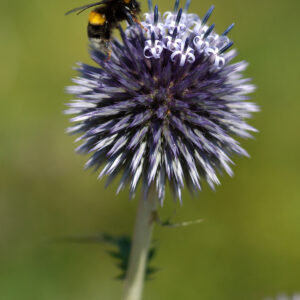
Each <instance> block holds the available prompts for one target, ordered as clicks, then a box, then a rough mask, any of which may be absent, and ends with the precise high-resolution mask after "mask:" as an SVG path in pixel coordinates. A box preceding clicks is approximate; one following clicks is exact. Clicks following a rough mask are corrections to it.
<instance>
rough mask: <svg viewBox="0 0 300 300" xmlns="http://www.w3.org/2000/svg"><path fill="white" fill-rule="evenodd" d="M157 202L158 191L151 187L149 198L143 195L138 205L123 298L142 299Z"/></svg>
mask: <svg viewBox="0 0 300 300" xmlns="http://www.w3.org/2000/svg"><path fill="white" fill-rule="evenodd" d="M156 204H157V197H156V191H155V188H154V187H151V189H150V192H149V196H148V199H146V200H145V199H144V198H143V197H141V199H140V203H139V206H138V210H137V215H136V223H135V228H134V235H133V241H132V245H131V252H130V258H129V265H128V269H127V273H126V278H125V284H124V290H123V298H122V300H141V299H142V298H141V297H142V292H143V286H144V280H145V272H146V266H147V260H148V252H149V246H150V242H151V236H152V230H153V225H154V218H153V213H154V212H155V211H156Z"/></svg>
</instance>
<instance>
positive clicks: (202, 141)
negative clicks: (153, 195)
mask: <svg viewBox="0 0 300 300" xmlns="http://www.w3.org/2000/svg"><path fill="white" fill-rule="evenodd" d="M189 4H190V1H187V2H186V4H185V6H184V8H183V9H182V8H179V1H177V0H176V2H175V7H174V9H173V11H169V12H166V13H164V14H161V13H159V11H158V8H157V6H155V8H154V9H153V7H152V2H151V1H150V0H149V12H148V13H146V14H145V18H144V21H143V22H142V27H140V26H138V25H134V26H129V27H127V29H126V30H125V32H124V31H123V30H122V28H121V27H120V28H119V30H120V34H121V39H122V41H121V42H119V41H118V40H117V39H114V40H113V41H112V56H111V59H110V60H107V59H106V56H105V55H104V54H103V53H101V52H100V51H98V50H96V49H92V50H91V56H92V58H93V60H94V61H95V62H96V64H97V65H98V67H93V66H89V65H85V64H79V68H78V70H79V72H80V76H79V77H78V78H75V79H74V80H73V81H74V83H75V84H76V85H75V86H71V87H69V88H68V92H69V93H71V94H74V95H76V96H77V99H76V100H73V101H71V103H69V104H68V106H69V109H68V110H67V111H66V113H68V114H75V115H76V116H75V117H74V118H72V119H71V121H72V122H75V125H73V126H72V127H70V128H69V129H68V132H69V133H72V134H78V133H80V134H81V136H80V137H79V138H78V139H77V140H78V141H83V144H82V145H81V146H79V147H78V148H77V151H78V152H79V153H89V154H91V158H90V159H89V161H88V162H87V163H86V167H87V168H90V167H93V168H95V169H96V170H98V169H99V168H100V167H102V170H101V171H100V175H99V178H102V177H103V176H104V175H106V176H107V177H108V178H107V183H110V182H111V181H112V180H113V179H114V178H115V177H117V176H118V175H119V174H121V180H120V184H119V188H118V192H119V191H120V190H122V189H123V188H124V187H125V186H127V185H129V186H130V191H131V194H132V195H133V194H134V193H135V191H136V188H137V186H138V183H139V181H141V182H142V189H143V191H144V193H145V195H146V194H147V192H148V190H149V187H150V186H151V185H152V184H155V186H156V191H157V195H158V198H159V200H160V202H161V203H163V200H164V197H165V187H166V184H167V182H168V183H169V185H170V187H171V190H172V191H173V193H174V195H175V197H177V198H179V199H180V200H181V190H182V188H183V187H184V185H185V184H186V185H187V186H188V188H189V190H190V191H197V190H200V189H201V185H202V182H203V181H206V182H207V183H208V184H209V185H210V186H211V187H212V188H214V186H215V185H218V184H219V179H218V177H217V173H221V172H222V170H225V171H226V172H227V173H228V174H229V175H232V174H233V172H232V170H231V168H230V164H232V160H231V156H232V155H233V154H238V155H242V156H248V154H247V152H246V151H245V150H244V149H243V148H242V147H241V146H240V145H239V142H237V141H236V140H235V139H234V136H237V137H242V138H248V137H250V136H251V135H250V133H249V132H251V131H256V130H255V129H254V128H253V127H251V126H250V125H248V124H247V123H246V122H245V119H246V118H249V117H251V114H252V112H255V111H258V107H257V106H256V105H255V104H254V103H251V102H249V101H248V100H249V98H248V96H247V94H248V93H251V92H253V91H254V89H255V87H254V86H253V85H252V84H250V83H249V81H250V79H247V78H243V75H242V74H241V73H242V71H244V70H245V68H246V67H247V63H246V62H244V61H243V62H239V63H234V64H232V63H231V61H232V59H233V58H234V57H235V56H236V51H235V50H231V51H229V49H230V48H231V47H232V45H233V43H232V42H231V41H230V40H229V38H228V37H227V34H228V33H229V31H230V30H231V29H232V27H233V25H230V26H229V27H228V29H226V30H225V31H224V32H223V34H221V35H218V34H217V33H215V31H214V25H208V20H209V17H210V15H211V13H212V11H213V7H211V8H210V9H209V10H208V12H207V13H206V14H205V15H204V17H203V18H199V17H198V16H197V15H196V14H190V13H188V12H187V9H188V7H189Z"/></svg>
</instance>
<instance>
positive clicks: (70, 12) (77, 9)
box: [65, 0, 112, 15]
mask: <svg viewBox="0 0 300 300" xmlns="http://www.w3.org/2000/svg"><path fill="white" fill-rule="evenodd" d="M111 1H112V0H102V1H99V2H95V3H91V4H87V5H83V6H80V7H76V8H73V9H72V10H69V11H67V12H66V13H65V15H69V14H72V13H73V12H76V11H78V13H77V14H78V15H79V14H81V13H82V12H83V11H85V10H86V9H88V8H90V7H93V6H97V5H100V4H105V3H108V2H111Z"/></svg>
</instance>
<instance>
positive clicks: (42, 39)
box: [0, 0, 300, 300]
mask: <svg viewBox="0 0 300 300" xmlns="http://www.w3.org/2000/svg"><path fill="white" fill-rule="evenodd" d="M82 4H85V1H83V0H82V1H79V0H64V1H59V0H51V1H40V0H26V1H25V0H24V1H5V2H2V3H1V9H0V33H1V34H0V38H1V47H0V54H1V55H0V61H1V63H0V70H1V78H0V89H1V100H0V112H1V116H0V137H1V145H0V299H1V300H96V299H97V300H99V299H101V300H114V299H120V294H121V290H122V285H121V283H120V282H118V281H116V280H114V279H113V277H114V276H116V275H117V274H118V270H117V268H116V267H115V266H114V264H113V262H112V261H111V259H110V258H109V257H108V256H107V254H106V252H105V251H106V250H107V249H108V248H107V247H105V246H102V245H76V244H75V245H74V244H56V243H49V242H48V241H49V239H51V238H55V237H58V236H64V235H69V234H92V233H101V232H109V233H114V234H124V233H126V234H127V233H131V230H132V227H133V221H134V217H135V209H136V204H137V200H134V201H133V202H129V201H128V197H127V192H124V193H122V194H121V195H120V196H118V197H115V194H114V191H115V186H111V187H110V188H108V189H106V190H105V189H104V184H103V182H98V181H97V180H96V176H95V174H92V173H90V172H84V171H83V163H84V161H85V160H86V159H87V157H80V156H78V155H76V154H75V153H74V148H75V146H76V145H75V144H74V143H73V138H72V137H69V136H67V135H65V134H64V129H65V127H67V126H68V121H67V117H66V116H64V115H63V114H62V113H61V111H62V110H63V109H64V105H63V104H64V103H65V102H67V101H68V99H70V96H68V95H65V94H64V86H66V85H68V84H69V82H70V78H71V76H74V75H75V72H74V71H73V70H72V69H71V67H72V66H73V65H74V64H75V62H76V61H84V62H87V63H89V62H90V59H89V57H88V54H87V38H86V22H87V14H82V15H80V16H78V17H77V16H75V15H72V16H69V17H65V16H64V15H63V13H64V12H65V11H66V10H68V9H71V8H73V7H76V6H79V5H82ZM158 4H159V6H160V8H161V9H162V10H164V11H165V10H167V9H169V8H170V7H173V2H167V1H161V2H160V3H158ZM211 4H215V6H216V9H215V12H214V14H213V16H212V18H211V21H210V22H211V23H212V22H214V23H216V30H217V31H218V32H221V31H222V30H224V28H225V27H226V26H227V25H229V24H230V23H231V22H232V21H234V22H236V28H234V30H233V31H232V33H231V34H230V36H231V38H232V39H233V40H234V41H235V45H236V47H237V48H238V50H239V53H240V56H239V58H240V59H247V60H248V61H249V62H250V67H249V69H248V71H247V75H248V76H251V77H253V78H254V82H255V84H257V86H258V90H257V92H256V93H255V96H254V100H255V101H256V102H257V103H258V104H259V105H260V106H261V108H262V112H261V113H259V114H256V115H255V116H254V119H253V120H251V121H250V123H251V124H252V125H254V126H255V127H257V128H258V129H259V130H260V133H259V134H256V135H255V139H254V140H247V141H243V143H242V145H243V146H244V147H245V148H246V149H247V150H248V151H249V152H250V154H251V156H252V158H251V159H246V158H244V159H241V158H235V162H236V166H235V167H234V171H235V176H234V178H233V179H231V178H229V177H228V176H225V177H224V178H222V186H221V187H219V188H217V191H216V192H212V191H211V190H210V189H209V188H208V187H207V186H205V187H204V191H203V192H202V193H200V195H199V196H198V197H197V198H191V197H190V196H189V195H188V193H186V192H184V195H183V199H184V203H183V206H182V207H180V206H179V205H175V204H173V202H172V200H171V198H170V197H169V196H168V197H167V199H166V202H165V207H164V209H162V210H161V214H162V216H163V217H168V216H169V215H171V214H172V212H173V210H174V209H175V208H176V209H177V214H176V216H175V221H185V220H192V219H197V218H204V219H205V222H203V223H202V224H200V225H194V226H191V227H188V228H180V229H166V228H156V230H155V239H156V240H157V241H158V245H159V253H158V256H157V257H156V259H155V261H154V265H155V266H157V267H159V268H160V269H161V270H160V272H159V273H157V274H156V276H155V280H153V281H150V282H149V283H147V285H146V289H145V297H144V299H146V300H161V299H162V300H171V299H172V300H183V299H188V300H190V299H200V300H201V299H203V300H259V299H262V298H264V297H265V296H273V295H275V294H277V293H279V292H282V291H284V292H287V293H292V292H294V291H300V187H299V185H300V175H299V167H300V134H299V126H300V121H299V118H300V116H299V115H300V99H299V78H300V76H299V75H300V74H299V67H300V66H299V51H300V47H299V46H300V45H299V43H300V42H299V9H300V5H299V1H298V0H285V1H277V0H276V1H271V0H260V1H259V0H251V1H242V0H226V1H224V0H214V1H213V3H212V2H211V1H194V2H193V3H192V5H191V11H193V12H196V13H198V14H200V16H203V14H204V13H205V11H206V10H207V9H208V8H209V6H210V5H211ZM142 6H143V10H145V8H146V5H145V2H143V3H142Z"/></svg>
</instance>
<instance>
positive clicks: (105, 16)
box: [66, 0, 141, 59]
mask: <svg viewBox="0 0 300 300" xmlns="http://www.w3.org/2000/svg"><path fill="white" fill-rule="evenodd" d="M95 6H96V8H95V9H93V10H92V11H91V12H90V14H89V19H88V26H87V34H88V38H89V41H90V43H91V44H92V46H93V47H95V48H96V49H98V50H100V51H103V52H105V53H106V54H107V55H108V59H109V57H110V54H111V44H110V43H111V37H112V30H113V29H114V28H115V27H117V25H118V24H119V23H120V22H122V21H125V20H126V21H127V22H128V23H129V25H133V24H134V23H138V24H140V22H139V20H138V14H139V13H140V11H141V9H140V4H139V2H137V1H136V0H102V1H99V2H95V3H91V4H87V5H84V6H81V7H77V8H74V9H72V10H70V11H68V12H67V13H66V15H69V14H71V13H74V12H77V14H80V13H82V12H83V11H85V10H87V9H89V8H91V7H95Z"/></svg>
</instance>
